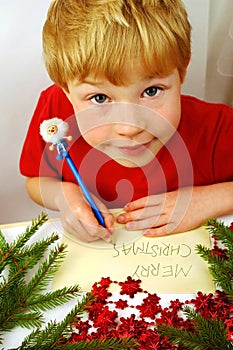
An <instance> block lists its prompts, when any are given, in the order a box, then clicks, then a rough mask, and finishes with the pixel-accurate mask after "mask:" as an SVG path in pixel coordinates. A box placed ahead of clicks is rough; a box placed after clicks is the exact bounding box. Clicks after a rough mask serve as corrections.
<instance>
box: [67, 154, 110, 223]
mask: <svg viewBox="0 0 233 350" xmlns="http://www.w3.org/2000/svg"><path fill="white" fill-rule="evenodd" d="M63 156H64V158H65V160H66V161H67V163H68V165H69V167H70V169H71V171H72V173H73V174H74V176H75V179H76V180H77V183H78V185H79V187H80V188H81V190H82V192H83V194H84V197H85V198H86V200H87V201H88V203H89V204H90V206H91V209H92V211H93V213H94V215H95V217H96V219H97V220H98V223H99V224H100V225H102V226H103V227H105V223H104V218H103V216H102V214H101V212H100V211H99V209H98V207H97V205H96V204H95V201H94V199H93V198H92V196H91V194H90V192H89V191H88V189H87V187H86V185H85V184H84V182H83V180H82V178H81V175H80V174H79V172H78V169H77V168H76V166H75V164H74V162H73V160H72V158H71V157H70V155H69V152H68V151H66V152H63Z"/></svg>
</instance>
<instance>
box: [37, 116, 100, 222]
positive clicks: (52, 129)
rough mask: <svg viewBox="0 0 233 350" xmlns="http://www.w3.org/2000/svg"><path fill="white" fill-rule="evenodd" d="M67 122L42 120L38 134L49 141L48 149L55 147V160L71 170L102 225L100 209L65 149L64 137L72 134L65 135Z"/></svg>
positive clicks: (54, 119)
mask: <svg viewBox="0 0 233 350" xmlns="http://www.w3.org/2000/svg"><path fill="white" fill-rule="evenodd" d="M68 128H69V126H68V123H67V122H65V121H64V120H62V119H59V118H52V119H48V120H44V121H43V122H42V123H41V125H40V134H41V136H42V138H43V139H44V141H46V142H51V143H52V145H51V146H50V147H49V149H50V150H51V151H52V150H53V149H54V146H56V149H57V152H58V154H57V156H56V159H57V160H61V159H63V158H64V159H65V160H66V161H67V163H68V165H69V167H70V169H71V171H72V173H73V174H74V176H75V179H76V181H77V183H78V185H79V187H80V188H81V191H82V192H83V195H84V197H85V198H86V200H87V202H88V203H89V204H90V206H91V209H92V211H93V213H94V215H95V217H96V219H97V220H98V223H99V224H100V225H101V226H103V227H106V226H105V223H104V218H103V215H102V214H101V212H100V210H99V209H98V207H97V205H96V204H95V201H94V199H93V198H92V196H91V194H90V193H89V191H88V189H87V187H86V186H85V184H84V182H83V180H82V178H81V176H80V174H79V172H78V169H77V168H76V166H75V164H74V162H73V160H72V158H71V157H70V155H69V152H68V150H67V147H68V144H67V142H66V140H65V139H68V140H69V141H71V140H72V136H65V135H66V132H67V131H68Z"/></svg>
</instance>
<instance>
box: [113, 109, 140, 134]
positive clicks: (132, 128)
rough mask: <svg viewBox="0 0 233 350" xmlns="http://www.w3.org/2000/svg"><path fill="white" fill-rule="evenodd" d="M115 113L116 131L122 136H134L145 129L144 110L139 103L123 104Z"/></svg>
mask: <svg viewBox="0 0 233 350" xmlns="http://www.w3.org/2000/svg"><path fill="white" fill-rule="evenodd" d="M117 112H118V113H116V114H115V117H116V118H115V126H114V127H115V132H116V133H117V134H118V135H121V136H124V135H125V136H128V137H134V136H135V135H137V134H140V133H141V132H143V130H144V129H145V125H144V124H145V118H144V111H143V110H142V109H141V108H139V107H138V106H137V105H133V104H121V105H119V106H118V111H117Z"/></svg>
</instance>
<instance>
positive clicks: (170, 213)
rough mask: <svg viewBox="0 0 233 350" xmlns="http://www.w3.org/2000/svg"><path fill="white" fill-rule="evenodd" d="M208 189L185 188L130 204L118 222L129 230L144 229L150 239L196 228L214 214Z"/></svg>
mask: <svg viewBox="0 0 233 350" xmlns="http://www.w3.org/2000/svg"><path fill="white" fill-rule="evenodd" d="M207 187H208V186H202V187H186V188H182V189H180V190H176V191H173V192H168V193H164V194H158V195H151V196H148V197H143V198H140V199H138V200H135V201H133V202H130V203H128V204H127V205H126V206H125V208H124V210H125V213H123V214H120V215H119V216H118V218H117V221H118V222H119V223H122V224H125V226H126V229H128V230H142V231H143V235H144V236H147V237H157V236H164V235H167V234H171V233H177V232H185V231H188V230H191V229H194V228H196V227H198V226H201V225H202V224H203V223H204V222H205V221H206V220H207V219H208V218H209V217H211V214H212V213H211V201H212V195H211V191H208V190H207ZM213 200H214V199H213ZM215 201H216V199H215ZM212 203H213V202H212Z"/></svg>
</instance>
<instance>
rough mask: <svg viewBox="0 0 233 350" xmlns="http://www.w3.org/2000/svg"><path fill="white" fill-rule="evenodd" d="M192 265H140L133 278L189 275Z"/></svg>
mask: <svg viewBox="0 0 233 350" xmlns="http://www.w3.org/2000/svg"><path fill="white" fill-rule="evenodd" d="M191 268H192V265H190V266H188V267H187V266H186V268H184V267H182V266H181V265H179V264H175V265H162V264H161V263H158V264H155V265H154V264H150V265H147V266H144V265H138V266H137V267H136V270H135V272H134V273H133V274H132V278H139V279H142V278H147V277H175V278H177V277H179V276H180V277H181V276H182V277H187V276H188V274H189V272H190V270H191Z"/></svg>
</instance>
